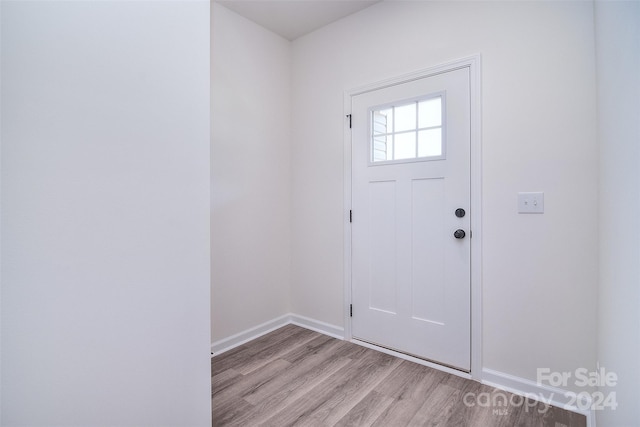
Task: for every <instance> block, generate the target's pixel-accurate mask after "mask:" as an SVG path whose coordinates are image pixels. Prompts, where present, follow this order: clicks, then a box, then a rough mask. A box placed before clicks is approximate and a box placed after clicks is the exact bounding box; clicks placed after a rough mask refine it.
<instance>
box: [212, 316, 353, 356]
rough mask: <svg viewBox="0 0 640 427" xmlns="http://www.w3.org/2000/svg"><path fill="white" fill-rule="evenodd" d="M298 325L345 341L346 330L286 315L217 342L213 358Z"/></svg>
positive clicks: (305, 318)
mask: <svg viewBox="0 0 640 427" xmlns="http://www.w3.org/2000/svg"><path fill="white" fill-rule="evenodd" d="M290 324H293V325H297V326H300V327H303V328H306V329H310V330H312V331H315V332H319V333H321V334H325V335H329V336H331V337H334V338H338V339H341V340H342V339H344V328H341V327H340V326H335V325H331V324H329V323H325V322H322V321H320V320H315V319H311V318H309V317H305V316H300V315H297V314H292V313H289V314H285V315H283V316H280V317H277V318H275V319H273V320H269V321H267V322H264V323H262V324H260V325H258V326H255V327H253V328H250V329H247V330H245V331H242V332H239V333H237V334H235V335H232V336H230V337H227V338H223V339H221V340H218V341H215V342H214V343H212V344H211V356H212V357H213V356H217V355H219V354H222V353H224V352H225V351H229V350H231V349H233V348H235V347H238V346H241V345H242V344H244V343H247V342H249V341H251V340H254V339H256V338H259V337H261V336H262V335H265V334H268V333H269V332H272V331H275V330H276V329H278V328H281V327H283V326H286V325H290Z"/></svg>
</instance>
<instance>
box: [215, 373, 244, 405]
mask: <svg viewBox="0 0 640 427" xmlns="http://www.w3.org/2000/svg"><path fill="white" fill-rule="evenodd" d="M240 377H242V374H240V373H239V372H238V371H236V370H235V369H227V370H226V371H222V372H220V373H219V374H216V375H214V376H213V377H211V397H212V398H213V396H214V395H215V394H217V393H219V392H220V391H221V390H224V389H225V388H227V387H229V386H231V385H233V384H235V383H236V381H238V380H239V379H240Z"/></svg>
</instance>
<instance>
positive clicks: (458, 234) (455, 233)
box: [453, 228, 467, 239]
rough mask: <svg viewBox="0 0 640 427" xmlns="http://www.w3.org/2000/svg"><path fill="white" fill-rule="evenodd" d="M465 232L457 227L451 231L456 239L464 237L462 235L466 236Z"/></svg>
mask: <svg viewBox="0 0 640 427" xmlns="http://www.w3.org/2000/svg"><path fill="white" fill-rule="evenodd" d="M466 235H467V233H465V232H464V230H463V229H461V228H458V229H457V230H456V231H454V232H453V237H455V238H456V239H464V236H466Z"/></svg>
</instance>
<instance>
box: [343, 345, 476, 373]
mask: <svg viewBox="0 0 640 427" xmlns="http://www.w3.org/2000/svg"><path fill="white" fill-rule="evenodd" d="M349 341H350V342H352V343H354V344H358V345H361V346H362V347H366V348H370V349H371V350H376V351H379V352H381V353H385V354H388V355H391V356H395V357H397V358H399V359H404V360H407V361H409V362H413V363H417V364H419V365H423V366H427V367H429V368H433V369H437V370H439V371H442V372H446V373H447V374H452V375H456V376H458V377H461V378H466V379H469V380H471V379H473V377H472V376H471V372H468V371H464V370H462V369H459V368H454V367H452V366H448V365H444V364H442V363H437V362H434V361H431V360H428V359H423V358H420V357H417V356H413V355H411V354H407V353H403V352H401V351H398V350H393V349H391V348H388V347H384V346H381V345H379V344H374V343H371V342H368V341H364V340H361V339H358V338H351V340H349Z"/></svg>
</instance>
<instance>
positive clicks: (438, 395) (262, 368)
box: [211, 325, 586, 427]
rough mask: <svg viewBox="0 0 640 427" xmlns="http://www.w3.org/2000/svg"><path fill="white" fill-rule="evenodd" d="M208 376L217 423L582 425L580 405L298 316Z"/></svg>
mask: <svg viewBox="0 0 640 427" xmlns="http://www.w3.org/2000/svg"><path fill="white" fill-rule="evenodd" d="M211 376H212V388H211V393H212V400H211V402H212V412H213V413H212V415H213V426H220V427H222V426H242V427H254V426H259V425H263V426H269V427H288V426H310V427H318V426H323V427H324V426H326V427H333V426H341V427H342V426H357V427H369V426H374V425H379V426H384V427H404V426H421V427H422V426H432V427H435V426H438V427H516V426H517V427H534V426H535V427H586V418H585V417H584V416H583V415H580V414H576V413H572V412H568V411H565V410H563V409H560V408H554V407H549V408H545V406H544V404H542V403H536V405H533V404H531V403H529V405H527V404H526V403H524V402H520V401H519V400H518V399H517V398H518V397H517V396H514V395H512V394H510V393H507V392H504V391H501V390H497V389H493V388H491V387H488V386H485V385H482V384H480V383H478V382H475V381H472V380H468V379H465V378H462V377H459V376H455V375H450V374H447V373H444V372H442V371H439V370H435V369H432V368H429V367H426V366H422V365H419V364H415V363H412V362H408V361H405V360H401V359H398V358H395V357H393V356H390V355H387V354H384V353H380V352H377V351H375V350H372V349H369V348H366V347H362V346H359V345H356V344H353V343H350V342H346V341H342V340H337V339H335V338H331V337H327V336H325V335H322V334H318V333H317V332H313V331H308V330H306V329H304V328H301V327H298V326H294V325H288V326H286V327H283V328H280V329H278V330H276V331H273V332H271V333H269V334H266V335H264V336H262V337H260V338H258V339H256V340H254V341H251V342H248V343H246V344H244V345H241V346H239V347H236V348H235V349H233V350H230V351H228V352H226V353H224V354H221V355H218V356H216V357H214V358H212V360H211ZM482 399H484V400H482ZM504 399H507V402H508V404H505V403H504V402H505V400H504ZM518 402H520V403H518ZM534 406H535V407H534ZM545 409H546V410H545Z"/></svg>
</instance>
